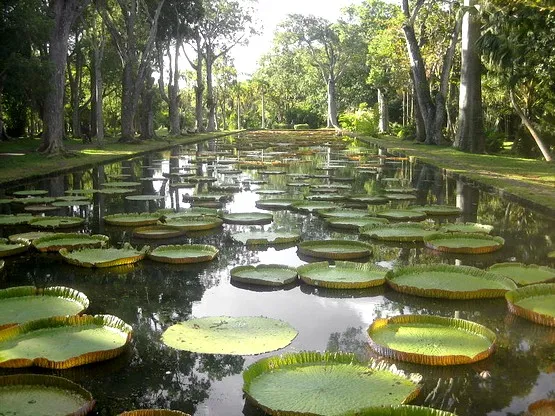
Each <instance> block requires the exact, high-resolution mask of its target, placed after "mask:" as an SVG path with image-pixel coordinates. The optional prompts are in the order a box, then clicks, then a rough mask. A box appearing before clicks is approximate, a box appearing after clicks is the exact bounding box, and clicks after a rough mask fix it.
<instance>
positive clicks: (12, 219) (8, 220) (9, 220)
mask: <svg viewBox="0 0 555 416" xmlns="http://www.w3.org/2000/svg"><path fill="white" fill-rule="evenodd" d="M33 218H35V217H34V216H33V215H31V214H17V215H0V225H22V224H27V223H29V221H30V220H32V219H33Z"/></svg>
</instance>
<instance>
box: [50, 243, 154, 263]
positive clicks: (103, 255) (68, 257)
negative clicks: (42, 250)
mask: <svg viewBox="0 0 555 416" xmlns="http://www.w3.org/2000/svg"><path fill="white" fill-rule="evenodd" d="M60 254H61V255H62V257H63V258H64V260H65V261H67V262H68V263H70V264H74V265H76V266H81V267H114V266H121V265H124V264H133V263H137V262H138V261H141V260H142V259H144V258H145V255H146V249H143V250H141V251H139V250H135V249H134V248H132V247H129V246H124V247H123V248H83V249H81V250H76V251H68V250H66V249H65V248H63V249H61V250H60Z"/></svg>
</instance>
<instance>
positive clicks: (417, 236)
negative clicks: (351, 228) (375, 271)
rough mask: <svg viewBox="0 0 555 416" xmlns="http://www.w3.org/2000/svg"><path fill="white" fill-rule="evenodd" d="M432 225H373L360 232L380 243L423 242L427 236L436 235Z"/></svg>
mask: <svg viewBox="0 0 555 416" xmlns="http://www.w3.org/2000/svg"><path fill="white" fill-rule="evenodd" d="M432 227H433V225H430V224H426V223H410V222H409V223H397V224H381V225H380V224H374V225H368V226H366V227H364V228H362V229H361V230H360V233H361V234H362V235H366V236H368V237H370V238H373V239H376V240H382V241H400V242H414V241H423V240H424V237H425V236H427V235H432V234H436V233H437V231H436V230H435V229H434V228H432Z"/></svg>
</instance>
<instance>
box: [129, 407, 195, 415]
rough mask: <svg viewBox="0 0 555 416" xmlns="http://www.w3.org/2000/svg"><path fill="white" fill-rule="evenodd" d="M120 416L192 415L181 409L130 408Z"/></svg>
mask: <svg viewBox="0 0 555 416" xmlns="http://www.w3.org/2000/svg"><path fill="white" fill-rule="evenodd" d="M118 416H190V415H189V414H188V413H183V412H181V411H179V410H169V409H138V410H128V411H127V412H123V413H120V414H119V415H118Z"/></svg>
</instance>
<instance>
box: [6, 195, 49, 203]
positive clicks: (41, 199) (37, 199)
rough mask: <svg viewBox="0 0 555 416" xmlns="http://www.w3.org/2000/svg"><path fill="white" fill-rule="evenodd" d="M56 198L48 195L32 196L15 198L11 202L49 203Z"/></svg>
mask: <svg viewBox="0 0 555 416" xmlns="http://www.w3.org/2000/svg"><path fill="white" fill-rule="evenodd" d="M55 200H56V198H52V197H49V196H32V197H30V198H17V199H12V202H13V203H19V204H24V205H31V204H50V203H51V202H54V201H55Z"/></svg>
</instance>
